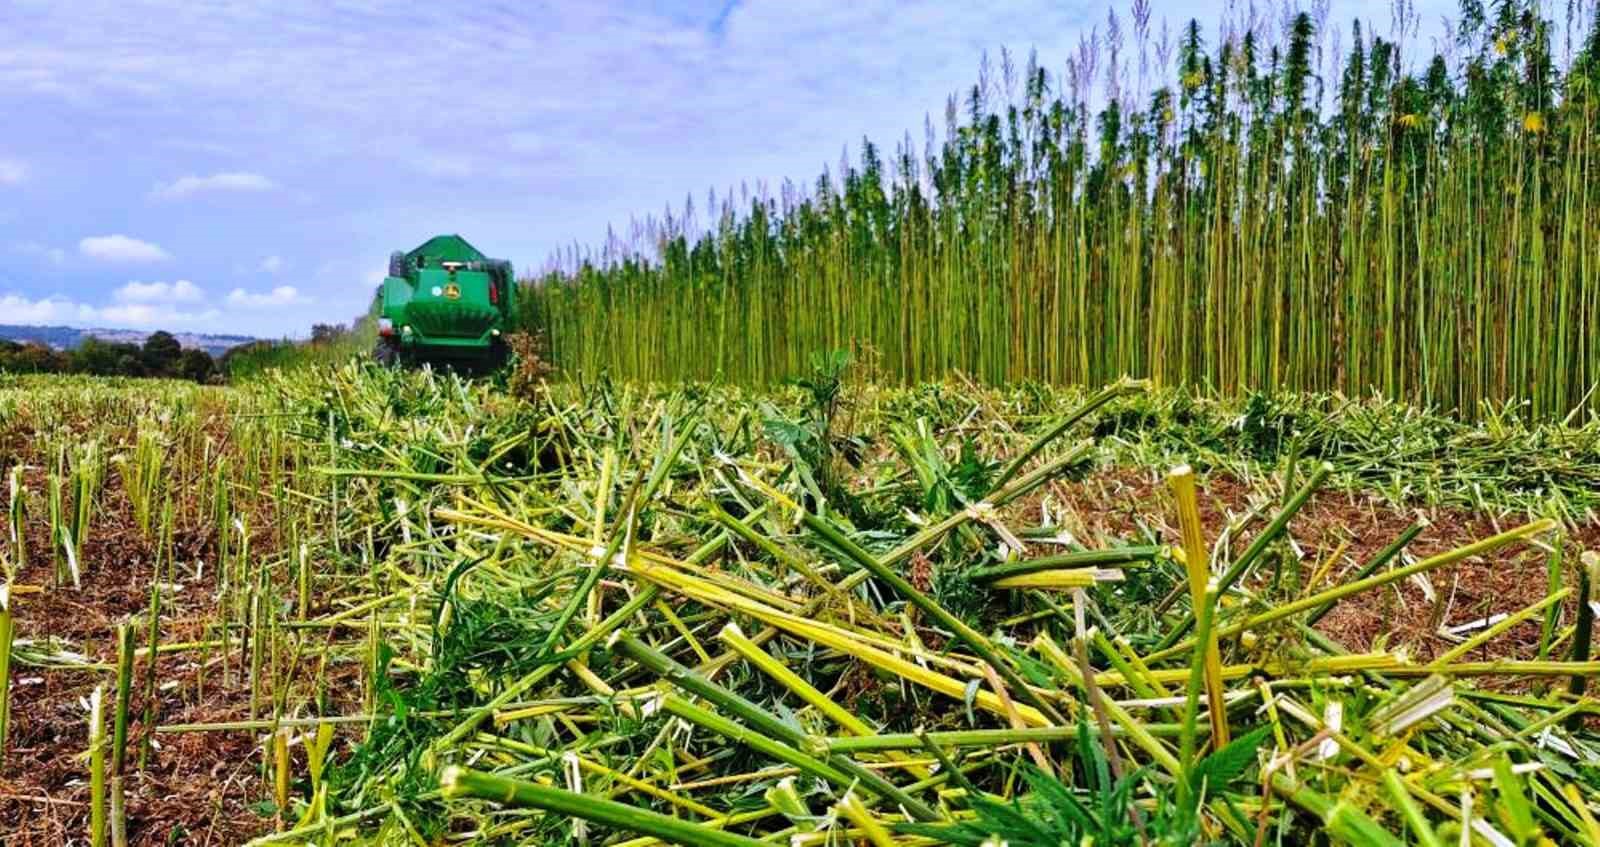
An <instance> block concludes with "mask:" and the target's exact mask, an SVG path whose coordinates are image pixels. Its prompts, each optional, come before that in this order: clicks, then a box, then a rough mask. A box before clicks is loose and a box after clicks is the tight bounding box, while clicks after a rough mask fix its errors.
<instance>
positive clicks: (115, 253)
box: [78, 233, 172, 262]
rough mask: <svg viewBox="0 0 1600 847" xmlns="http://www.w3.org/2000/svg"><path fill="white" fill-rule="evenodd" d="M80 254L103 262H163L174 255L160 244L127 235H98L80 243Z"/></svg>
mask: <svg viewBox="0 0 1600 847" xmlns="http://www.w3.org/2000/svg"><path fill="white" fill-rule="evenodd" d="M78 252H79V253H82V254H83V255H85V256H88V257H89V258H91V259H98V260H100V261H102V262H161V261H165V260H167V259H170V258H172V254H170V253H168V252H167V251H165V250H163V249H161V246H160V245H159V244H151V243H150V242H148V241H140V240H139V239H137V238H130V237H128V236H126V235H122V234H120V233H119V234H117V235H96V236H91V237H89V238H85V239H83V240H82V241H79V242H78Z"/></svg>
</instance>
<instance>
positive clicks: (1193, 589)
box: [1167, 465, 1228, 750]
mask: <svg viewBox="0 0 1600 847" xmlns="http://www.w3.org/2000/svg"><path fill="white" fill-rule="evenodd" d="M1167 481H1168V483H1169V484H1170V485H1171V486H1172V493H1173V496H1174V497H1175V498H1177V501H1178V526H1179V529H1180V531H1181V532H1182V534H1183V553H1184V556H1183V558H1184V568H1185V570H1187V571H1188V574H1189V599H1190V600H1191V601H1192V602H1193V604H1194V605H1193V608H1194V609H1195V610H1196V614H1199V609H1200V607H1201V605H1202V604H1204V603H1205V602H1206V584H1207V583H1209V582H1210V581H1211V569H1210V567H1209V566H1208V564H1207V563H1208V561H1209V557H1208V556H1207V555H1206V541H1205V533H1204V530H1203V528H1202V527H1201V524H1200V501H1199V498H1198V497H1197V496H1196V494H1195V484H1194V471H1192V470H1190V469H1189V466H1188V465H1179V466H1177V467H1175V468H1173V469H1172V472H1171V473H1169V474H1168V475H1167ZM1204 651H1205V685H1206V700H1207V702H1208V703H1209V704H1210V713H1211V744H1212V749H1217V750H1220V749H1221V748H1222V747H1224V746H1226V745H1227V743H1228V711H1227V705H1226V703H1224V701H1223V698H1222V651H1221V649H1220V648H1219V647H1218V645H1217V635H1216V629H1215V628H1212V630H1211V632H1210V633H1209V634H1208V636H1207V639H1206V644H1205V645H1204Z"/></svg>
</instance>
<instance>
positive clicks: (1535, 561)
mask: <svg viewBox="0 0 1600 847" xmlns="http://www.w3.org/2000/svg"><path fill="white" fill-rule="evenodd" d="M1200 488H1201V492H1200V500H1201V502H1200V507H1201V508H1200V511H1201V519H1202V521H1203V522H1204V523H1205V526H1206V537H1207V539H1208V541H1210V542H1213V543H1214V542H1215V541H1216V539H1217V537H1218V535H1219V534H1220V533H1221V531H1222V529H1223V528H1224V527H1225V526H1226V525H1227V524H1228V523H1229V522H1230V521H1235V520H1238V519H1239V518H1241V517H1243V516H1245V515H1246V514H1248V513H1249V512H1250V511H1251V509H1252V499H1251V498H1252V496H1255V497H1258V498H1259V497H1260V496H1261V495H1260V494H1259V492H1258V493H1256V494H1255V495H1252V490H1251V487H1250V486H1249V485H1247V484H1245V483H1243V482H1241V481H1240V480H1238V479H1235V478H1233V477H1229V476H1215V477H1211V478H1202V479H1201V486H1200ZM1051 490H1052V491H1053V492H1054V493H1055V495H1056V498H1055V499H1056V500H1057V502H1064V503H1065V504H1066V505H1067V507H1068V509H1069V511H1070V518H1069V523H1073V522H1075V523H1076V525H1075V526H1071V527H1069V528H1071V529H1072V530H1073V531H1074V532H1076V533H1078V534H1079V535H1080V536H1081V537H1085V538H1095V537H1106V536H1115V537H1124V538H1126V537H1131V536H1133V535H1134V533H1136V532H1137V531H1138V529H1139V527H1140V521H1141V520H1142V521H1143V524H1144V525H1145V526H1149V527H1156V528H1159V529H1160V530H1161V532H1162V536H1163V537H1162V540H1163V542H1165V543H1174V542H1176V540H1177V531H1176V521H1175V519H1174V518H1171V517H1168V516H1170V515H1172V514H1173V513H1174V509H1173V506H1172V499H1171V496H1170V494H1169V493H1168V489H1167V485H1166V481H1165V479H1164V478H1163V477H1162V475H1161V474H1159V473H1157V472H1154V471H1151V470H1148V469H1130V468H1106V469H1101V470H1097V471H1095V472H1094V473H1092V474H1091V475H1090V476H1089V477H1088V478H1087V479H1085V480H1082V481H1077V482H1066V483H1060V484H1057V485H1054V486H1052V488H1051ZM1035 503H1037V499H1035ZM1275 511H1276V504H1275V503H1273V504H1269V506H1268V507H1267V508H1266V509H1265V510H1264V514H1263V515H1262V516H1260V517H1258V518H1256V519H1255V520H1253V521H1252V522H1250V523H1249V524H1248V525H1247V526H1245V527H1244V528H1243V529H1242V530H1241V531H1239V532H1237V533H1236V534H1235V535H1234V537H1233V549H1234V553H1235V555H1237V554H1238V553H1239V552H1242V551H1243V549H1244V547H1245V546H1246V544H1247V543H1248V541H1249V539H1251V538H1253V537H1254V535H1255V533H1256V532H1258V531H1259V530H1260V529H1262V528H1263V527H1264V526H1265V523H1266V521H1267V520H1268V519H1270V517H1271V515H1272V514H1273V513H1274V512H1275ZM1034 514H1035V515H1037V514H1038V513H1037V507H1036V506H1035V511H1034ZM1418 519H1425V520H1426V521H1427V526H1426V528H1425V529H1424V530H1423V531H1422V533H1421V534H1420V535H1418V536H1417V538H1416V540H1414V541H1413V542H1411V544H1410V545H1408V546H1407V547H1406V548H1405V550H1404V553H1403V555H1405V556H1408V557H1415V558H1417V559H1422V558H1426V557H1428V556H1431V555H1434V554H1437V553H1443V552H1446V551H1449V550H1453V549H1456V548H1458V547H1461V546H1463V545H1466V544H1469V543H1472V542H1474V541H1478V540H1481V539H1484V538H1487V537H1489V536H1491V535H1494V534H1496V533H1499V532H1501V531H1504V530H1508V529H1512V528H1514V527H1516V526H1519V525H1521V524H1522V523H1523V522H1524V521H1525V518H1522V517H1520V516H1510V517H1503V518H1499V519H1496V518H1495V517H1494V516H1490V515H1484V514H1479V513H1475V512H1472V511H1469V510H1465V509H1454V508H1428V509H1421V510H1418V509H1396V508H1394V507H1393V506H1390V505H1387V504H1385V503H1384V502H1383V501H1381V500H1380V499H1378V498H1376V497H1371V496H1367V495H1362V494H1354V493H1344V492H1336V491H1327V490H1324V491H1319V492H1318V493H1316V494H1314V495H1312V497H1311V499H1310V500H1309V501H1308V502H1307V503H1306V505H1305V507H1304V508H1302V510H1301V511H1300V513H1299V514H1298V515H1296V516H1295V518H1294V520H1293V521H1292V522H1291V523H1290V525H1289V535H1290V536H1291V537H1292V538H1293V539H1294V542H1295V544H1296V546H1298V547H1299V549H1300V550H1301V551H1302V554H1303V559H1302V563H1303V565H1302V566H1303V573H1304V575H1305V578H1306V579H1310V578H1311V576H1312V575H1313V574H1314V572H1315V571H1317V570H1318V569H1319V568H1320V567H1321V566H1322V565H1323V563H1324V562H1325V561H1326V559H1327V558H1328V557H1329V556H1331V555H1332V554H1333V553H1334V552H1335V550H1337V548H1338V547H1339V545H1340V544H1341V543H1343V542H1348V543H1347V546H1346V547H1345V549H1344V551H1343V553H1342V554H1341V555H1340V556H1339V558H1338V559H1337V560H1336V561H1335V562H1334V563H1333V565H1332V566H1331V567H1330V568H1329V570H1328V571H1327V573H1326V575H1325V576H1324V577H1322V579H1321V580H1320V582H1319V583H1318V584H1317V586H1316V588H1317V589H1318V590H1323V589H1327V588H1330V587H1332V586H1334V585H1337V584H1339V583H1340V582H1343V581H1345V580H1347V579H1348V578H1349V577H1350V575H1351V574H1353V573H1354V572H1355V571H1356V569H1357V568H1359V567H1360V566H1361V564H1362V563H1364V562H1366V561H1368V560H1370V559H1371V558H1372V557H1373V556H1375V555H1376V554H1377V553H1378V552H1379V551H1381V550H1382V549H1383V548H1384V547H1386V546H1388V545H1389V543H1390V542H1392V541H1393V540H1394V539H1395V538H1397V537H1398V536H1399V535H1400V534H1401V533H1402V532H1404V531H1405V530H1406V528H1407V527H1408V526H1410V524H1411V523H1412V522H1413V521H1416V520H1418ZM1592 549H1600V526H1594V525H1587V526H1583V527H1580V528H1579V529H1578V530H1577V532H1576V533H1574V534H1573V535H1572V536H1570V537H1569V538H1568V541H1567V546H1566V549H1565V557H1566V561H1567V562H1569V563H1575V562H1576V561H1577V558H1578V551H1580V550H1592ZM1548 558H1549V554H1548V553H1547V552H1546V551H1544V550H1541V549H1537V548H1534V547H1531V546H1529V545H1526V544H1512V545H1508V546H1506V547H1503V548H1501V549H1499V550H1496V551H1494V552H1492V553H1489V554H1487V555H1485V556H1476V557H1472V558H1469V559H1466V560H1464V561H1462V562H1459V563H1457V564H1455V565H1452V566H1448V567H1445V568H1442V569H1439V570H1436V571H1432V572H1431V573H1429V574H1428V577H1429V580H1428V582H1429V584H1430V586H1431V588H1432V590H1433V592H1434V599H1433V600H1431V601H1430V600H1429V598H1428V596H1427V593H1426V589H1425V588H1424V587H1423V585H1422V584H1421V583H1420V582H1418V581H1417V580H1415V579H1410V580H1403V581H1401V582H1399V583H1391V584H1390V585H1388V586H1385V587H1383V588H1380V589H1377V590H1375V591H1373V592H1370V593H1368V594H1366V595H1357V596H1355V597H1352V598H1349V599H1347V600H1345V601H1343V602H1341V603H1340V604H1339V605H1337V606H1335V607H1334V609H1333V611H1331V612H1330V613H1329V614H1328V615H1327V616H1325V617H1324V618H1323V619H1322V620H1321V621H1320V622H1319V623H1318V624H1317V627H1316V628H1317V630H1318V631H1320V632H1322V633H1323V634H1325V635H1327V636H1329V637H1330V638H1332V639H1333V640H1335V641H1337V642H1339V643H1340V644H1342V645H1344V646H1345V647H1347V648H1349V649H1350V650H1351V651H1352V652H1364V651H1368V650H1381V649H1400V648H1403V649H1404V650H1405V651H1406V653H1407V655H1408V656H1409V657H1410V658H1411V659H1412V660H1413V661H1417V662H1423V661H1426V660H1428V659H1431V658H1432V657H1434V656H1436V655H1439V654H1441V653H1443V652H1445V651H1447V650H1449V649H1450V648H1451V647H1453V646H1455V642H1452V641H1449V640H1447V639H1445V638H1444V637H1442V636H1440V635H1439V634H1438V630H1439V628H1440V627H1442V626H1443V627H1448V626H1457V625H1460V624H1464V623H1468V622H1470V621H1474V620H1478V619H1480V618H1485V617H1488V616H1490V615H1493V614H1497V613H1502V612H1504V613H1512V612H1516V611H1518V610H1520V609H1522V608H1524V607H1526V606H1530V605H1532V604H1534V603H1537V602H1539V601H1540V600H1542V599H1544V597H1545V596H1546V574H1545V571H1546V565H1547V562H1548ZM1408 561H1409V559H1408ZM1259 578H1264V577H1259ZM1258 581H1259V580H1258ZM1576 606H1577V602H1576V600H1569V601H1568V603H1567V604H1566V608H1565V610H1564V614H1565V617H1564V619H1565V620H1567V621H1571V620H1572V617H1573V615H1574V614H1575V611H1576ZM1541 617H1542V616H1535V618H1534V619H1532V620H1529V621H1525V622H1523V623H1521V624H1518V625H1517V626H1515V627H1513V628H1512V629H1511V630H1509V631H1508V632H1505V633H1503V634H1501V635H1499V636H1498V637H1496V638H1494V639H1491V640H1490V641H1489V642H1487V643H1486V644H1484V645H1483V646H1482V647H1481V648H1479V649H1477V650H1475V651H1474V652H1473V653H1472V654H1470V655H1467V656H1463V657H1462V658H1461V660H1460V661H1487V660H1491V659H1510V658H1515V659H1531V658H1534V657H1535V656H1536V654H1537V652H1538V644H1539V635H1540V623H1539V620H1540V618H1541ZM1469 635H1470V633H1469ZM1491 682H1492V685H1491V687H1501V686H1503V685H1506V684H1512V685H1513V686H1514V687H1526V683H1527V682H1528V681H1527V680H1520V681H1519V680H1503V679H1497V680H1492V681H1491V680H1483V681H1481V684H1485V685H1490V684H1491Z"/></svg>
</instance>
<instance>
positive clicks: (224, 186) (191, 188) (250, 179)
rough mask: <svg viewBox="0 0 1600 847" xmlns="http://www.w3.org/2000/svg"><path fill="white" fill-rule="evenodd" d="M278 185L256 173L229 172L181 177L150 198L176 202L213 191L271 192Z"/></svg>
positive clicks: (152, 193)
mask: <svg viewBox="0 0 1600 847" xmlns="http://www.w3.org/2000/svg"><path fill="white" fill-rule="evenodd" d="M277 187H278V184H277V183H275V182H273V181H272V180H270V179H267V178H266V177H264V176H262V175H261V174H257V173H250V172H248V171H229V172H225V173H214V174H212V175H210V176H194V175H190V176H181V177H178V178H177V179H175V180H173V181H172V182H169V183H166V184H165V185H158V186H156V187H155V189H154V190H152V191H151V192H150V196H152V197H156V198H158V199H162V200H177V199H180V198H184V197H188V196H191V195H194V194H204V193H206V192H213V191H271V190H273V189H275V188H277Z"/></svg>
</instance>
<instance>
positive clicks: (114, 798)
mask: <svg viewBox="0 0 1600 847" xmlns="http://www.w3.org/2000/svg"><path fill="white" fill-rule="evenodd" d="M134 638H135V633H134V629H133V627H132V626H130V625H128V624H126V623H120V624H117V703H116V712H115V713H114V714H113V715H112V718H111V719H112V732H111V843H112V844H113V847H125V845H126V844H127V843H128V821H127V818H126V807H125V804H124V802H123V801H124V798H123V788H124V762H125V760H126V758H127V746H128V708H129V701H130V700H131V699H132V696H133V653H134V650H133V642H134Z"/></svg>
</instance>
